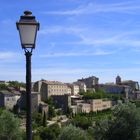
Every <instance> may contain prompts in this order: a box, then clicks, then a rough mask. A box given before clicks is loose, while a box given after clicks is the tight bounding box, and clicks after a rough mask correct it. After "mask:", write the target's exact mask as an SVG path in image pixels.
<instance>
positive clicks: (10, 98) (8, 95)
mask: <svg viewBox="0 0 140 140" xmlns="http://www.w3.org/2000/svg"><path fill="white" fill-rule="evenodd" d="M19 98H20V92H16V93H13V92H10V91H8V90H2V91H0V107H5V108H7V109H13V107H14V105H16V103H17V100H18V99H19Z"/></svg>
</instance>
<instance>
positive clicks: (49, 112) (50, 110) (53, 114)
mask: <svg viewBox="0 0 140 140" xmlns="http://www.w3.org/2000/svg"><path fill="white" fill-rule="evenodd" d="M55 116H56V113H55V109H54V107H53V106H52V105H49V109H48V119H51V118H53V117H55Z"/></svg>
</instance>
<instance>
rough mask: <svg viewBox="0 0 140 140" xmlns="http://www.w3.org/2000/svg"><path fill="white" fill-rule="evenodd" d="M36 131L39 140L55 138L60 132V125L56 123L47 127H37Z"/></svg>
mask: <svg viewBox="0 0 140 140" xmlns="http://www.w3.org/2000/svg"><path fill="white" fill-rule="evenodd" d="M38 133H39V135H40V138H41V140H56V139H57V137H58V135H59V134H60V127H59V125H58V124H53V125H51V126H49V127H40V128H38Z"/></svg>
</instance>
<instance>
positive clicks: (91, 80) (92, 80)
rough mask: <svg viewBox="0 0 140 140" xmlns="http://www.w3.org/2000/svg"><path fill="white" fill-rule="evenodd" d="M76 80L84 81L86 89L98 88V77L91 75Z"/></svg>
mask: <svg viewBox="0 0 140 140" xmlns="http://www.w3.org/2000/svg"><path fill="white" fill-rule="evenodd" d="M78 81H79V82H83V83H85V85H86V88H87V90H94V89H97V88H98V83H99V78H97V77H95V76H91V77H88V78H82V79H78Z"/></svg>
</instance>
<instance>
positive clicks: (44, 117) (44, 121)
mask: <svg viewBox="0 0 140 140" xmlns="http://www.w3.org/2000/svg"><path fill="white" fill-rule="evenodd" d="M43 126H44V127H45V126H46V112H45V111H44V114H43Z"/></svg>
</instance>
